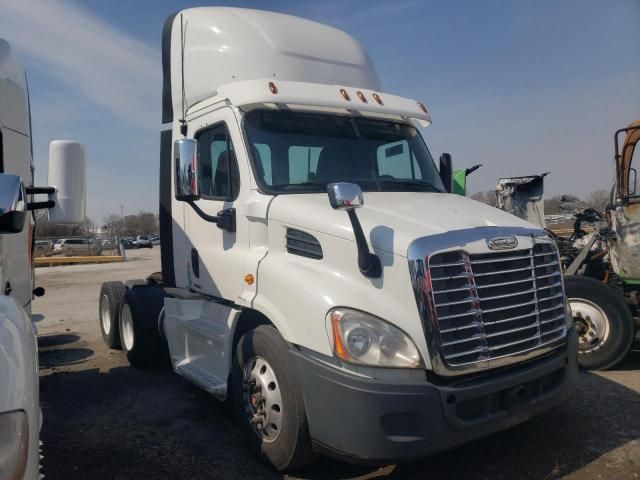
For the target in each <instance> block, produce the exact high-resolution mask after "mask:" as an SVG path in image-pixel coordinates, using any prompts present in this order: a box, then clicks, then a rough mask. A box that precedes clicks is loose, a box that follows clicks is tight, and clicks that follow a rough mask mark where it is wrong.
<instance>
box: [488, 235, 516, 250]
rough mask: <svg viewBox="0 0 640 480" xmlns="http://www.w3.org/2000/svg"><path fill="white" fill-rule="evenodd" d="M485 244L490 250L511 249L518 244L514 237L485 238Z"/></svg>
mask: <svg viewBox="0 0 640 480" xmlns="http://www.w3.org/2000/svg"><path fill="white" fill-rule="evenodd" d="M487 246H488V247H489V248H490V249H491V250H511V249H512V248H516V247H517V246H518V239H517V238H516V237H494V238H491V239H489V240H487Z"/></svg>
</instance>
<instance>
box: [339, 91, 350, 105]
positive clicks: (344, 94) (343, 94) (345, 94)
mask: <svg viewBox="0 0 640 480" xmlns="http://www.w3.org/2000/svg"><path fill="white" fill-rule="evenodd" d="M340 95H342V98H344V99H345V100H346V101H347V102H350V101H351V98H350V97H349V94H348V93H347V91H346V90H345V89H344V88H341V89H340Z"/></svg>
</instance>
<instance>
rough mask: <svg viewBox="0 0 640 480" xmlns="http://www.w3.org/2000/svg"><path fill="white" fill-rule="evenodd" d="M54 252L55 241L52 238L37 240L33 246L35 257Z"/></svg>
mask: <svg viewBox="0 0 640 480" xmlns="http://www.w3.org/2000/svg"><path fill="white" fill-rule="evenodd" d="M51 252H53V242H52V241H51V240H36V243H35V245H34V247H33V256H34V257H46V256H47V255H51Z"/></svg>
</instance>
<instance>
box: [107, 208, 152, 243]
mask: <svg viewBox="0 0 640 480" xmlns="http://www.w3.org/2000/svg"><path fill="white" fill-rule="evenodd" d="M104 223H105V227H107V228H108V229H112V230H114V231H115V230H119V231H120V233H121V234H122V235H125V236H130V237H135V236H136V235H157V234H158V231H159V224H158V216H157V215H156V214H154V213H151V212H138V213H137V214H134V215H127V216H125V217H124V218H121V217H120V216H119V215H116V214H111V215H109V216H107V217H105V219H104Z"/></svg>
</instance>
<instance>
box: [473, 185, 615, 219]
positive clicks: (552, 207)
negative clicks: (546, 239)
mask: <svg viewBox="0 0 640 480" xmlns="http://www.w3.org/2000/svg"><path fill="white" fill-rule="evenodd" d="M609 195H610V194H609V192H608V191H606V190H596V191H594V192H591V193H590V194H589V195H587V196H586V198H584V199H580V198H576V197H575V196H573V195H571V196H570V197H571V199H572V204H574V205H575V204H582V206H583V207H584V208H587V207H591V208H594V209H596V210H597V211H599V212H603V211H604V210H605V208H606V207H607V204H608V203H609ZM563 197H567V196H566V195H554V196H553V197H550V198H546V199H545V200H544V213H545V215H557V214H563V213H572V212H568V211H566V210H564V209H563V208H562V205H563V204H564V205H567V202H566V201H563V200H566V198H565V199H563ZM471 198H473V199H474V200H478V201H480V202H484V203H486V204H487V205H491V206H492V207H495V206H496V205H497V200H496V192H495V191H494V190H487V191H484V192H478V193H474V194H473V195H471ZM565 208H566V207H565Z"/></svg>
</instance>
